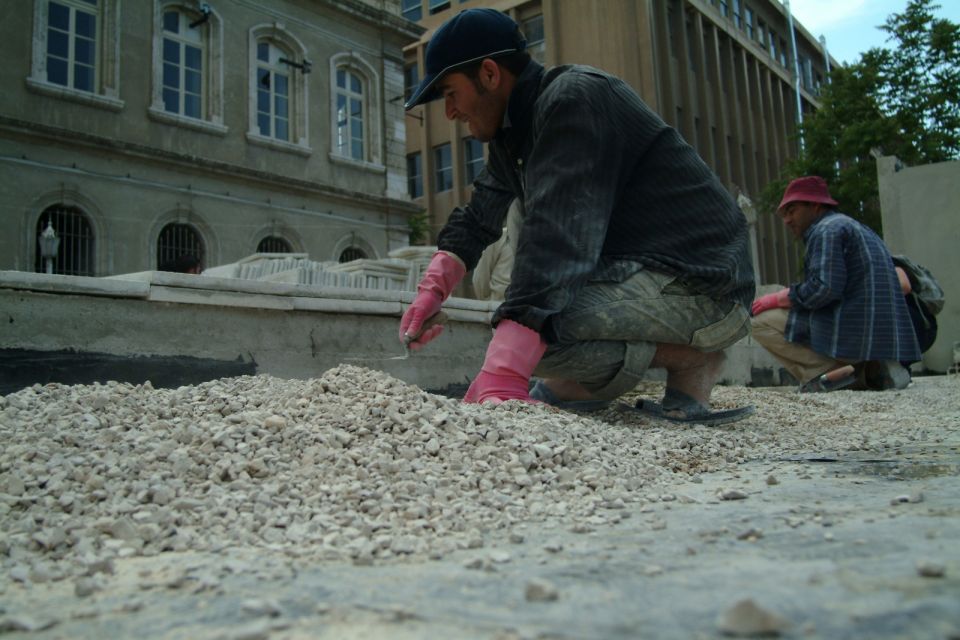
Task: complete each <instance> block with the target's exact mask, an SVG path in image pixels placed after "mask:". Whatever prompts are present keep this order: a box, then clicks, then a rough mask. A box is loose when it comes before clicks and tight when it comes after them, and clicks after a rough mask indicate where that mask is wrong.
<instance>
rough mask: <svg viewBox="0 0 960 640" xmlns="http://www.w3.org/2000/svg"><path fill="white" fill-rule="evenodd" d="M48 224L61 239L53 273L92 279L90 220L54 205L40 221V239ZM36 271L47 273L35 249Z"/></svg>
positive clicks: (73, 209)
mask: <svg viewBox="0 0 960 640" xmlns="http://www.w3.org/2000/svg"><path fill="white" fill-rule="evenodd" d="M47 223H49V224H50V225H51V226H52V227H53V230H54V231H55V232H56V233H57V237H58V238H60V246H59V247H58V249H57V257H56V259H55V260H54V263H53V272H54V273H60V274H63V275H67V276H92V275H95V274H94V268H93V265H94V253H93V249H94V238H93V229H92V227H91V226H90V221H89V220H88V219H87V216H86V215H85V214H84V213H83V211H82V210H81V209H79V208H78V207H70V206H66V205H62V204H55V205H53V206H51V207H48V208H47V209H46V210H44V212H43V214H41V216H40V218H39V219H38V220H37V233H36V237H37V238H39V237H40V234H41V233H42V232H43V230H44V229H46V228H47ZM35 250H36V260H35V261H34V270H35V271H36V272H37V273H43V272H45V271H46V265H44V263H43V256H42V255H41V254H40V247H39V245H36V249H35Z"/></svg>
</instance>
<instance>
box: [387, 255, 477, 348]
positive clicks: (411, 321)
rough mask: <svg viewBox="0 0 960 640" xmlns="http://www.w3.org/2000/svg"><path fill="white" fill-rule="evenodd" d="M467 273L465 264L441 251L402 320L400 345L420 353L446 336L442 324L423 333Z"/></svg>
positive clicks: (431, 261) (418, 286)
mask: <svg viewBox="0 0 960 640" xmlns="http://www.w3.org/2000/svg"><path fill="white" fill-rule="evenodd" d="M466 272H467V269H466V267H465V266H464V264H463V262H461V261H460V258H458V257H456V256H455V255H453V254H452V253H447V252H445V251H437V252H436V253H435V254H433V259H431V260H430V265H429V266H428V267H427V270H426V271H425V272H424V274H423V278H421V280H420V284H419V285H417V297H416V298H414V299H413V302H412V303H411V304H410V306H409V307H407V310H406V311H405V312H404V314H403V317H402V318H401V319H400V342H402V343H404V344H405V345H408V346H409V347H410V348H411V349H413V350H414V351H416V350H417V349H422V348H423V346H424V345H425V344H427V343H428V342H430V341H431V340H433V339H434V338H436V337H437V336H438V335H440V334H441V333H443V325H442V324H439V323H438V324H435V325H433V326H431V327H428V328H427V329H426V330H423V324H424V323H425V322H426V321H427V320H429V319H430V318H432V317H433V316H435V315H436V314H437V313H438V312H439V311H440V306H441V305H442V304H443V301H444V300H446V299H447V298H448V297H450V293H451V292H452V291H453V289H454V287H456V286H457V284H458V283H459V282H460V280H462V279H463V276H464V274H465V273H466ZM421 330H423V332H422V333H421Z"/></svg>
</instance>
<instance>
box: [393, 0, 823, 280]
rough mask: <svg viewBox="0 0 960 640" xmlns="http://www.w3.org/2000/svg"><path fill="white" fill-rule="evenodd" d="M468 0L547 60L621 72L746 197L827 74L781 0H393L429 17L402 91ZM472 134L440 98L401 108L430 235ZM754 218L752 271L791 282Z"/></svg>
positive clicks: (794, 256)
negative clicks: (514, 27) (518, 31)
mask: <svg viewBox="0 0 960 640" xmlns="http://www.w3.org/2000/svg"><path fill="white" fill-rule="evenodd" d="M476 6H489V7H493V8H495V9H499V10H502V11H505V12H506V13H508V14H509V15H510V16H511V17H512V18H514V20H516V21H517V23H518V24H520V25H521V28H522V30H523V31H524V34H525V35H526V38H527V41H528V48H529V50H530V51H531V52H532V53H533V55H534V56H535V57H536V58H537V59H538V60H540V61H541V62H542V63H544V64H546V65H547V66H550V65H556V64H565V63H581V64H589V65H592V66H595V67H599V68H601V69H604V70H607V71H610V72H612V73H614V74H616V75H618V76H620V77H622V78H623V79H625V80H626V81H628V82H629V83H630V84H631V85H632V86H633V87H634V88H635V89H636V90H637V91H638V92H639V94H640V96H641V97H642V98H643V99H644V100H645V101H646V102H647V104H649V105H650V106H651V107H652V108H653V109H654V110H655V111H657V112H658V113H659V114H660V115H661V116H662V117H663V118H664V120H666V121H667V123H668V124H670V125H672V126H674V127H676V128H677V129H678V130H679V131H680V132H681V133H682V134H683V136H684V137H685V138H686V140H687V141H688V142H689V143H690V144H691V145H693V146H694V147H695V148H696V149H697V151H698V152H699V153H700V155H701V156H702V157H703V158H704V159H705V160H706V161H707V163H708V164H709V165H710V166H711V167H712V168H713V169H714V170H715V171H716V172H717V174H718V175H719V176H720V178H721V179H722V181H723V182H724V184H726V185H727V187H728V188H729V189H730V191H731V192H733V193H734V194H735V195H737V196H742V195H745V196H747V197H749V198H753V197H755V196H756V195H757V194H758V193H759V192H760V191H761V190H762V189H763V187H764V186H765V185H766V184H767V183H768V182H769V181H771V180H773V179H775V178H777V177H778V175H779V172H780V170H781V168H782V167H783V166H784V164H785V163H786V161H787V160H788V159H790V158H792V157H794V156H795V155H796V154H797V151H798V141H797V139H796V130H797V122H798V119H799V118H802V114H803V113H806V112H809V111H811V110H813V109H816V107H817V95H818V90H819V87H820V85H821V84H822V83H823V82H825V78H826V75H827V64H828V62H827V60H828V56H827V55H826V52H825V50H824V47H823V46H822V45H821V44H820V43H819V42H817V40H816V39H815V38H814V37H813V36H812V35H811V34H810V33H809V32H808V31H807V30H806V29H804V28H803V26H802V25H800V24H799V23H796V22H794V21H793V20H792V18H791V16H790V15H789V13H788V10H787V9H786V8H785V7H784V5H783V4H781V2H779V1H778V0H401V13H402V15H404V16H405V17H407V18H409V19H410V20H416V21H418V22H419V23H420V24H422V25H423V26H424V27H426V28H427V31H426V32H425V33H424V34H423V36H422V37H421V39H420V41H419V42H418V43H416V44H413V45H411V46H409V47H407V48H406V49H405V54H406V66H405V69H404V73H405V78H406V86H407V87H408V90H409V87H411V86H414V85H415V83H416V81H418V80H419V78H420V77H421V76H422V72H423V67H424V53H425V48H426V43H427V42H428V41H429V39H430V36H431V35H432V34H433V32H434V30H435V29H436V28H437V27H438V26H439V25H440V24H441V23H442V22H444V21H445V20H447V19H448V18H450V17H451V16H452V15H453V14H454V13H456V12H459V11H461V10H463V9H466V8H469V7H476ZM791 26H792V27H793V28H792V29H791ZM791 34H792V35H793V36H795V40H794V38H793V37H792V35H791ZM469 136H470V134H469V131H468V130H467V129H466V127H465V126H464V125H463V124H461V123H459V122H448V121H447V120H446V118H445V117H444V114H443V106H442V104H441V103H440V102H435V103H432V104H428V105H424V106H420V107H416V108H414V109H413V110H411V112H410V113H409V114H408V118H407V173H408V180H409V185H408V191H409V193H410V195H411V197H412V198H413V199H414V202H416V203H420V204H422V205H423V207H424V208H425V209H426V210H427V212H428V219H429V222H430V227H431V232H432V234H433V237H436V233H437V231H439V229H440V227H441V226H442V225H443V224H444V222H445V221H446V219H447V217H448V215H449V212H450V210H451V209H452V208H453V207H455V206H458V205H461V204H463V203H465V202H467V201H468V200H469V197H470V192H471V186H470V185H471V184H472V182H473V177H474V176H475V175H476V173H477V172H478V171H479V170H480V168H481V167H482V164H483V153H484V150H483V146H482V145H480V144H479V143H477V141H475V140H473V139H471V138H470V137H469ZM741 202H743V205H742V206H743V208H744V210H745V213H747V215H748V218H750V217H751V216H752V215H753V213H752V212H751V211H750V206H749V204H748V203H747V201H746V200H743V199H742V198H741ZM755 229H756V236H755V238H756V241H755V251H754V253H755V256H756V262H757V267H758V270H759V276H760V279H761V281H763V282H789V281H790V280H791V279H792V277H793V276H794V275H795V274H796V272H797V266H798V264H799V259H800V251H799V248H798V246H797V244H796V243H794V242H792V241H791V240H790V239H789V237H788V235H787V233H786V230H785V229H784V228H783V225H782V224H781V223H780V222H779V220H777V219H776V218H774V217H773V216H769V215H759V216H756V225H755Z"/></svg>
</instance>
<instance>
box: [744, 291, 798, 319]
mask: <svg viewBox="0 0 960 640" xmlns="http://www.w3.org/2000/svg"><path fill="white" fill-rule="evenodd" d="M789 294H790V289H780V291H774V292H773V293H768V294H767V295H765V296H760V297H759V298H757V299H756V300H754V301H753V305H752V306H751V307H750V313H751V315H755V316H756V315H759V314H761V313H763V312H764V311H768V310H770V309H789V308H790V295H789Z"/></svg>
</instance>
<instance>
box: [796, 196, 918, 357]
mask: <svg viewBox="0 0 960 640" xmlns="http://www.w3.org/2000/svg"><path fill="white" fill-rule="evenodd" d="M803 241H804V243H805V244H806V245H807V252H806V255H805V256H804V267H803V271H804V280H803V282H800V283H798V284H794V285H791V287H790V300H791V302H792V303H793V304H792V307H791V308H790V314H789V319H788V320H787V331H786V338H787V340H789V341H791V342H798V343H802V344H807V345H809V346H810V348H811V349H813V350H814V351H816V352H817V353H822V354H825V355H829V356H832V357H834V358H841V359H844V360H854V361H862V360H896V361H898V362H916V361H917V360H919V359H920V347H919V345H918V344H917V337H916V334H915V333H914V331H913V325H912V323H911V322H910V313H909V311H908V310H907V305H906V303H905V301H904V297H903V293H902V292H901V290H900V282H899V280H898V279H897V274H896V271H895V270H894V265H893V259H892V258H891V257H890V252H889V251H888V250H887V247H886V245H884V244H883V240H881V239H880V237H879V236H878V235H877V234H876V233H874V232H873V231H872V230H871V229H870V228H869V227H866V226H865V225H863V224H860V223H859V222H857V221H856V220H854V219H853V218H850V217H849V216H846V215H844V214H842V213H837V212H833V211H829V212H827V213H825V214H824V215H823V216H822V217H821V218H819V219H818V220H817V221H816V222H814V223H813V224H812V225H810V228H808V229H807V230H806V232H805V233H804V234H803Z"/></svg>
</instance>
